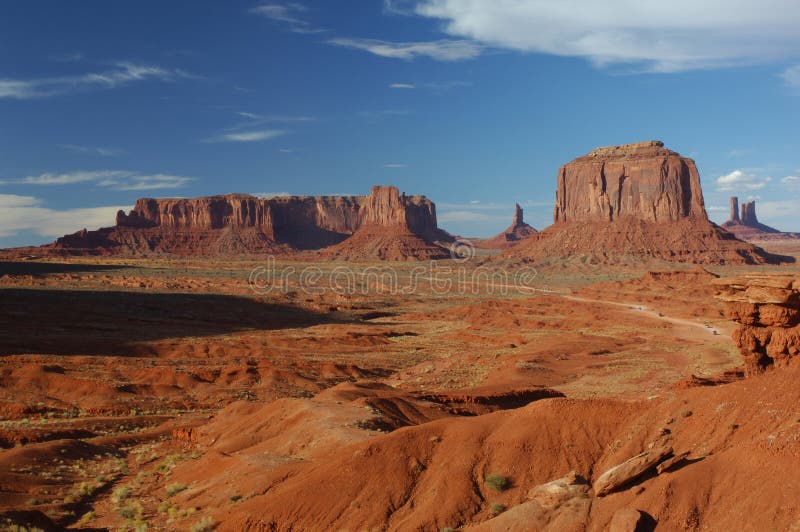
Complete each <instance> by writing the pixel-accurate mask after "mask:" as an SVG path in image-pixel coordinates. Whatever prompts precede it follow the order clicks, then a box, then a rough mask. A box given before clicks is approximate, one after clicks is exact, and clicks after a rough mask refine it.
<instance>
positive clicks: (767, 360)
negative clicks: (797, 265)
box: [712, 275, 800, 375]
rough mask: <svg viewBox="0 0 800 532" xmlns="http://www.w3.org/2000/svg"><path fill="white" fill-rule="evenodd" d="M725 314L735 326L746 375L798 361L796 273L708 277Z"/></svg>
mask: <svg viewBox="0 0 800 532" xmlns="http://www.w3.org/2000/svg"><path fill="white" fill-rule="evenodd" d="M712 282H713V284H715V285H717V286H718V288H719V293H718V295H717V299H720V300H722V301H725V302H726V315H727V316H728V318H730V319H731V320H733V321H735V322H737V323H738V324H739V326H738V327H737V328H736V330H734V332H733V340H734V342H736V345H737V346H738V347H739V350H740V351H741V353H742V357H743V358H744V363H745V372H746V373H747V374H748V375H752V374H756V373H761V372H763V371H764V370H766V369H768V368H772V367H785V366H788V365H791V364H800V276H797V275H747V276H744V277H724V278H721V279H716V280H714V281H712Z"/></svg>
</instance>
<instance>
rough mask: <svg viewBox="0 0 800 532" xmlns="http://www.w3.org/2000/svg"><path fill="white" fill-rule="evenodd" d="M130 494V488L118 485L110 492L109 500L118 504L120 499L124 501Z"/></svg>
mask: <svg viewBox="0 0 800 532" xmlns="http://www.w3.org/2000/svg"><path fill="white" fill-rule="evenodd" d="M130 496H131V489H130V488H129V487H127V486H120V487H119V488H117V489H115V490H114V493H112V494H111V502H113V503H114V504H119V503H120V502H121V501H124V500H125V499H127V498H128V497H130Z"/></svg>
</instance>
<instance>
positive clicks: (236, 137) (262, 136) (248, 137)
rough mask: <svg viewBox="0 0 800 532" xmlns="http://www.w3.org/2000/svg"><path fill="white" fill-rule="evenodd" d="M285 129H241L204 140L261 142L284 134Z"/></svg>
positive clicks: (213, 141)
mask: <svg viewBox="0 0 800 532" xmlns="http://www.w3.org/2000/svg"><path fill="white" fill-rule="evenodd" d="M285 134H286V132H285V131H281V130H278V129H264V130H260V131H242V132H240V133H225V134H223V135H218V136H216V137H211V138H210V139H206V140H205V141H204V142H211V143H217V142H261V141H265V140H270V139H274V138H277V137H280V136H282V135H285Z"/></svg>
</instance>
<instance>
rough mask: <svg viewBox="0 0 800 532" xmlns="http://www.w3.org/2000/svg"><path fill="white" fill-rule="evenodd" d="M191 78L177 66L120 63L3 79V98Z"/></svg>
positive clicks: (47, 94) (30, 96)
mask: <svg viewBox="0 0 800 532" xmlns="http://www.w3.org/2000/svg"><path fill="white" fill-rule="evenodd" d="M187 77H190V76H189V75H188V74H187V73H185V72H183V71H182V70H177V69H167V68H162V67H158V66H152V65H137V64H133V63H117V64H116V65H115V67H114V68H113V69H111V70H106V71H104V72H90V73H87V74H81V75H77V76H61V77H54V78H39V79H28V80H18V79H0V98H14V99H18V100H26V99H35V98H48V97H51V96H58V95H62V94H68V93H74V92H80V91H84V90H93V89H113V88H117V87H121V86H124V85H127V84H129V83H133V82H136V81H147V80H158V81H174V80H176V79H180V78H187Z"/></svg>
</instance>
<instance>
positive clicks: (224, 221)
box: [48, 186, 452, 259]
mask: <svg viewBox="0 0 800 532" xmlns="http://www.w3.org/2000/svg"><path fill="white" fill-rule="evenodd" d="M363 234H369V235H376V236H375V238H373V239H371V238H369V237H368V238H364V237H362V236H360V235H363ZM379 236H380V239H379V238H378V237H379ZM393 236H394V237H396V238H395V239H394V240H396V241H399V242H403V243H404V244H405V245H404V246H400V247H399V248H398V246H396V245H395V243H394V240H393V239H392V237H393ZM354 237H355V238H357V239H359V241H360V242H361V244H362V245H370V247H369V249H370V250H371V252H372V253H373V254H374V255H371V256H370V255H369V254H368V253H366V252H362V253H361V254H360V258H392V259H408V258H444V257H447V256H449V254H448V252H447V250H446V249H445V248H444V247H442V246H440V245H438V244H436V242H447V241H448V240H452V237H451V236H450V235H448V234H447V233H446V232H444V231H442V230H440V229H439V228H438V227H437V223H436V206H435V205H434V203H433V202H432V201H430V200H428V199H427V198H426V197H425V196H406V195H405V194H400V193H399V191H398V189H397V188H396V187H393V186H375V187H372V189H371V191H370V194H369V195H368V196H282V197H272V198H258V197H255V196H251V195H247V194H227V195H222V196H210V197H200V198H193V199H153V198H142V199H139V200H137V201H136V204H135V206H134V208H133V210H131V211H130V213H128V214H126V213H125V212H123V211H120V212H118V213H117V221H116V225H115V226H114V227H108V228H103V229H99V230H97V231H87V230H85V229H84V230H82V231H78V232H77V233H75V234H72V235H67V236H64V237H62V238H59V239H58V240H57V241H56V242H55V243H54V244H52V245H51V246H48V247H49V248H50V249H51V250H53V251H57V252H64V253H75V254H81V253H93V254H129V255H157V254H162V253H169V254H176V255H201V256H210V255H233V254H259V253H288V252H296V251H300V250H319V249H323V248H326V247H329V246H335V245H337V244H340V243H343V242H345V241H346V240H348V239H350V238H354ZM376 239H377V240H376ZM384 246H389V247H390V248H391V249H389V250H388V251H386V250H385V249H383V248H384ZM396 248H397V249H396ZM336 255H337V256H341V257H344V258H348V253H347V251H346V250H345V251H340V252H338V253H336ZM384 255H387V257H384Z"/></svg>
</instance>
